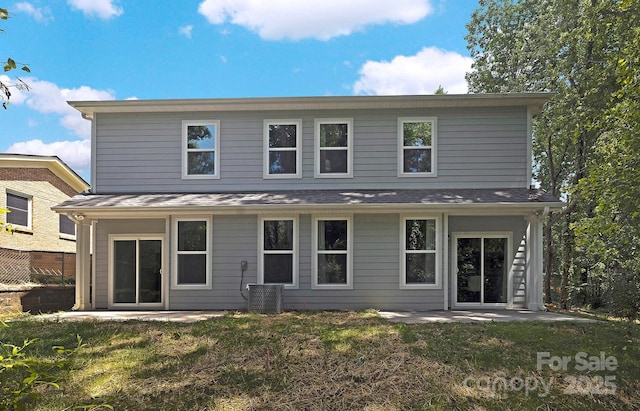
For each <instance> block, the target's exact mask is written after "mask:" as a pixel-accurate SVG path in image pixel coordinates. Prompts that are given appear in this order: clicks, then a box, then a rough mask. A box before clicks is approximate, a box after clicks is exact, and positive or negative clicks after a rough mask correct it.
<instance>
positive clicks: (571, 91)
mask: <svg viewBox="0 0 640 411" xmlns="http://www.w3.org/2000/svg"><path fill="white" fill-rule="evenodd" d="M623 2H624V3H632V2H633V3H637V0H623ZM620 3H621V0H561V1H559V0H520V1H515V0H480V6H479V8H478V9H477V10H476V11H475V12H474V13H473V15H472V20H471V22H470V23H469V24H468V25H467V28H468V30H469V34H468V35H467V37H466V39H467V41H468V48H469V50H470V51H471V55H472V57H473V58H474V63H473V71H472V72H471V73H469V74H468V75H467V81H468V83H469V88H470V91H472V92H526V91H531V92H535V91H552V92H555V93H556V95H555V97H554V98H552V99H551V101H550V102H549V103H547V104H546V105H545V107H544V108H543V110H542V112H541V113H540V115H539V116H537V118H536V119H535V121H534V124H533V134H534V142H533V155H534V164H535V169H534V176H535V178H536V179H537V181H538V182H539V183H540V184H541V186H542V188H544V189H546V190H547V191H549V192H550V193H552V194H553V195H555V196H558V197H561V198H563V199H565V200H566V201H567V203H568V206H567V207H566V208H565V209H564V210H563V211H562V212H560V213H556V214H555V215H552V216H551V217H550V218H549V220H548V221H547V224H546V226H545V254H546V262H547V263H546V267H545V269H546V281H545V298H546V301H547V302H549V301H550V299H551V296H552V293H551V283H552V281H551V280H552V277H551V276H552V273H553V272H560V277H561V287H560V291H561V293H560V302H561V304H562V305H563V306H567V305H569V304H570V303H571V302H572V301H578V300H579V299H582V300H583V301H584V300H585V299H586V298H590V297H592V296H590V295H588V294H590V293H591V291H592V288H590V285H591V284H592V281H591V280H593V279H594V277H593V275H592V274H593V267H594V266H595V264H596V261H594V260H593V259H592V258H590V257H589V256H587V255H585V253H584V250H583V249H581V247H582V246H583V242H582V238H580V239H578V240H577V239H576V234H577V235H582V232H580V231H576V230H575V229H576V227H577V226H578V225H579V224H580V223H581V222H582V221H584V220H585V219H588V218H590V217H591V216H592V215H593V214H594V210H595V208H596V204H595V203H594V201H593V197H591V194H590V192H588V191H587V190H586V186H584V185H583V184H581V182H582V181H586V180H588V179H589V178H590V176H591V175H593V174H594V173H595V175H598V174H599V172H600V169H599V168H598V166H599V163H600V161H601V158H599V155H598V151H599V150H600V151H602V150H604V148H603V144H602V142H603V140H605V141H606V140H607V136H608V135H610V134H609V133H610V128H611V127H612V126H613V125H612V124H611V122H608V121H607V119H608V116H607V115H606V113H607V112H608V110H609V109H610V108H611V107H612V106H613V104H614V101H615V100H616V99H617V97H616V96H617V95H618V93H619V91H620V82H619V81H617V80H618V73H617V72H616V69H615V67H616V64H612V62H616V61H617V60H618V57H619V55H620V47H621V37H620V36H621V27H622V26H624V25H625V24H627V23H625V20H624V19H625V18H626V16H624V15H623V14H625V13H623V12H622V11H621V8H620V6H621V4H620ZM627 9H629V10H632V8H630V6H629V7H627ZM636 28H637V26H636ZM636 67H637V66H636Z"/></svg>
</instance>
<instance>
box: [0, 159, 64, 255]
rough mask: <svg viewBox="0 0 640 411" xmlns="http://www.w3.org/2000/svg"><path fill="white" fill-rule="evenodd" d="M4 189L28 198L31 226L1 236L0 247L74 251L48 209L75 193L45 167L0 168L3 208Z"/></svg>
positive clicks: (1, 204) (4, 199) (3, 204)
mask: <svg viewBox="0 0 640 411" xmlns="http://www.w3.org/2000/svg"><path fill="white" fill-rule="evenodd" d="M7 190H10V191H12V192H15V193H17V194H23V195H25V196H29V197H31V214H32V215H31V228H28V229H24V228H17V227H16V229H15V230H14V232H13V233H12V234H11V235H1V236H0V247H4V248H11V249H15V250H42V251H62V252H68V253H72V252H75V247H76V243H75V239H74V238H73V237H69V236H65V235H61V234H60V223H59V218H60V217H59V215H58V214H57V213H56V212H54V211H52V210H51V207H54V206H56V205H58V204H60V203H61V202H63V201H64V200H67V199H68V198H69V197H70V196H73V195H75V194H77V193H76V192H75V191H74V190H73V188H72V187H70V186H69V185H67V184H66V183H65V182H64V181H63V180H62V179H60V178H59V177H58V176H56V175H55V174H54V173H53V172H51V171H50V170H49V169H46V168H0V208H6V204H5V203H6V191H7ZM0 218H1V219H2V220H3V221H6V216H0Z"/></svg>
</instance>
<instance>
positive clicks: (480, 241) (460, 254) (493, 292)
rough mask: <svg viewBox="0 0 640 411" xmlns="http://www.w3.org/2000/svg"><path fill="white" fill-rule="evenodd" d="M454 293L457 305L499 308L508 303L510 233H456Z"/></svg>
mask: <svg viewBox="0 0 640 411" xmlns="http://www.w3.org/2000/svg"><path fill="white" fill-rule="evenodd" d="M454 241H455V244H454V246H455V250H456V257H455V260H454V264H455V267H454V270H453V273H454V279H453V280H454V281H453V292H454V302H455V305H456V306H458V307H474V306H475V307H491V306H494V307H500V306H506V305H507V304H508V303H509V298H511V296H510V295H509V294H510V293H509V266H510V261H509V260H510V259H509V250H510V243H511V240H510V236H509V235H507V234H485V235H481V234H457V235H454Z"/></svg>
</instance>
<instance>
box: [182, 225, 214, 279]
mask: <svg viewBox="0 0 640 411" xmlns="http://www.w3.org/2000/svg"><path fill="white" fill-rule="evenodd" d="M210 227H211V221H210V219H178V220H176V222H175V225H174V228H175V233H176V236H175V244H174V250H175V254H176V259H175V261H176V264H175V273H174V280H173V285H174V286H179V287H198V288H200V287H203V286H204V287H210V286H211V281H210V278H211V268H210V266H211V262H210V258H211V257H210V254H211V250H210V246H209V243H210V240H209V239H210V238H211V234H210V230H211V228H210Z"/></svg>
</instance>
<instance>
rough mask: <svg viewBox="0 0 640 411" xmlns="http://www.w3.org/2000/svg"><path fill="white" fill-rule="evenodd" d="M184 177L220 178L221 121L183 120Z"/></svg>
mask: <svg viewBox="0 0 640 411" xmlns="http://www.w3.org/2000/svg"><path fill="white" fill-rule="evenodd" d="M182 178H220V121H218V120H198V121H195V120H185V121H183V122H182Z"/></svg>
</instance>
